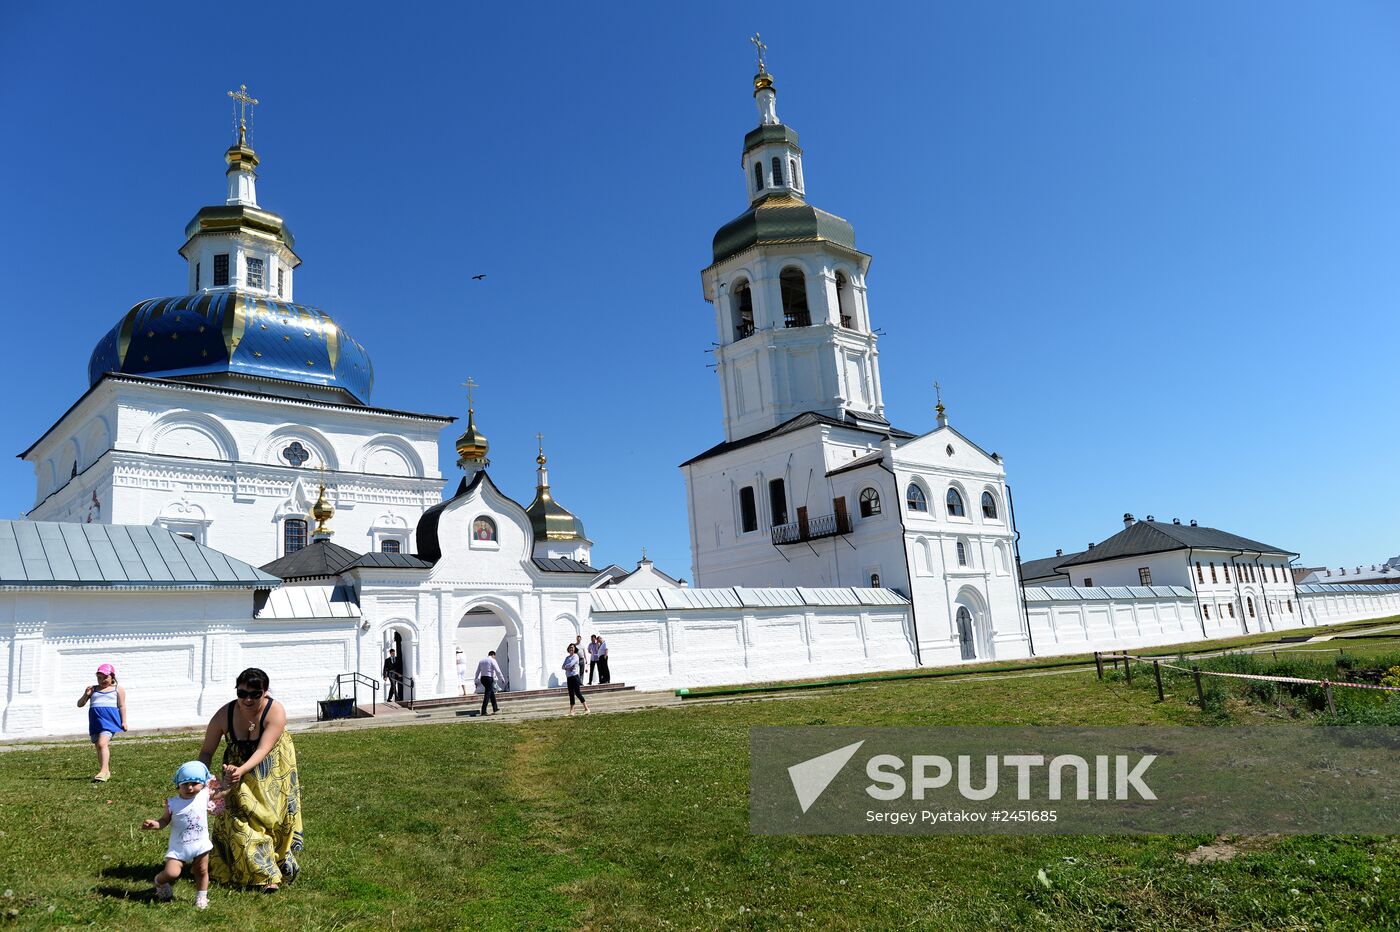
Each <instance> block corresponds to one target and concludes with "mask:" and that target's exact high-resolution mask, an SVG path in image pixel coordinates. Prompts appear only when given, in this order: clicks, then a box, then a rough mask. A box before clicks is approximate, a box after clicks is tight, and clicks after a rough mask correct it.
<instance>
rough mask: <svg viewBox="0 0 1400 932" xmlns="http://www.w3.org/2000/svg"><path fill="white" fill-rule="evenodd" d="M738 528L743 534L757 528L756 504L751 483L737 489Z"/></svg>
mask: <svg viewBox="0 0 1400 932" xmlns="http://www.w3.org/2000/svg"><path fill="white" fill-rule="evenodd" d="M739 530H740V532H741V533H744V534H747V533H749V531H756V530H758V505H757V504H756V503H755V500H754V494H753V486H751V485H746V486H744V487H743V488H742V489H740V490H739Z"/></svg>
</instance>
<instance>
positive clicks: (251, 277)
mask: <svg viewBox="0 0 1400 932" xmlns="http://www.w3.org/2000/svg"><path fill="white" fill-rule="evenodd" d="M265 281H266V278H265V277H264V275H263V260H261V259H254V258H253V257H252V256H249V257H248V287H249V288H264V287H266V285H265V284H264V282H265Z"/></svg>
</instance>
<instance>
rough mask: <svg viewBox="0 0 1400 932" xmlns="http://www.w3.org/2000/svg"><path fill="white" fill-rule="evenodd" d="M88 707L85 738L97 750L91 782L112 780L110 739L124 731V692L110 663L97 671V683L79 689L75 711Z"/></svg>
mask: <svg viewBox="0 0 1400 932" xmlns="http://www.w3.org/2000/svg"><path fill="white" fill-rule="evenodd" d="M85 705H86V706H87V707H88V736H89V737H91V738H92V743H93V746H94V747H96V748H97V773H96V774H95V775H93V778H92V782H93V783H106V782H107V781H108V780H110V779H112V768H111V742H112V736H113V735H115V734H116V733H117V732H119V731H126V690H125V689H123V688H122V687H120V686H118V685H117V671H116V669H115V668H114V667H113V666H112V665H111V664H110V663H104V664H103V665H102V666H100V667H98V668H97V683H96V684H94V685H92V686H89V687H88V688H87V689H85V690H83V694H82V695H81V696H79V697H78V708H80V709H81V708H82V707H83V706H85Z"/></svg>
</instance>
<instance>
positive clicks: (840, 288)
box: [836, 272, 856, 330]
mask: <svg viewBox="0 0 1400 932" xmlns="http://www.w3.org/2000/svg"><path fill="white" fill-rule="evenodd" d="M836 306H837V308H838V309H839V310H840V312H841V326H842V327H845V328H846V329H847V330H854V329H856V301H855V295H854V294H852V293H851V281H850V279H848V278H847V277H846V273H845V272H837V273H836Z"/></svg>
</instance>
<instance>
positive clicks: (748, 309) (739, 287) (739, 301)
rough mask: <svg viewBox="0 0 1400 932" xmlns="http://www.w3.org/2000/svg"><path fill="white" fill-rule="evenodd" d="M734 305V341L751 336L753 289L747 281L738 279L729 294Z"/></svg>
mask: <svg viewBox="0 0 1400 932" xmlns="http://www.w3.org/2000/svg"><path fill="white" fill-rule="evenodd" d="M730 297H731V300H732V301H733V304H734V339H736V340H742V339H744V337H751V336H753V289H752V288H750V287H749V283H748V280H747V279H743V278H741V279H739V280H738V281H737V282H735V283H734V288H733V290H732V291H731V292H730Z"/></svg>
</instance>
